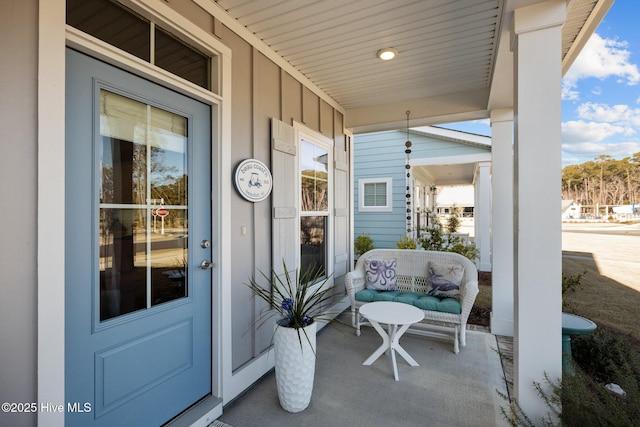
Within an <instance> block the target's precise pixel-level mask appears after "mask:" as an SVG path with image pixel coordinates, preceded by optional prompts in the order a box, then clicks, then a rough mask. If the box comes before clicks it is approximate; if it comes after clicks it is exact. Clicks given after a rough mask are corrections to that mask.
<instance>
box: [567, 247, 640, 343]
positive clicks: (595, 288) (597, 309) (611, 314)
mask: <svg viewBox="0 0 640 427" xmlns="http://www.w3.org/2000/svg"><path fill="white" fill-rule="evenodd" d="M585 269H586V270H587V274H586V275H584V276H583V277H582V280H581V284H582V286H581V287H580V288H578V289H576V291H575V292H573V293H570V294H569V295H566V296H565V302H566V303H567V304H568V306H567V307H565V308H564V311H567V312H569V313H574V314H577V315H579V316H582V317H586V318H587V319H590V320H592V321H593V322H595V323H596V324H597V325H598V328H599V329H603V330H607V331H610V332H613V333H615V334H616V335H620V336H623V337H625V338H626V339H628V340H629V342H630V344H631V345H632V346H633V347H634V348H635V349H636V351H638V352H640V292H638V291H637V290H635V289H632V288H630V287H628V286H625V285H623V284H621V283H619V282H617V281H615V280H613V279H610V278H609V277H607V276H602V275H600V273H599V272H598V268H597V265H596V264H595V263H594V262H591V261H586V260H582V259H572V258H564V259H563V261H562V270H563V272H564V274H565V275H573V274H578V273H581V272H583V271H584V270H585ZM638 280H640V278H638Z"/></svg>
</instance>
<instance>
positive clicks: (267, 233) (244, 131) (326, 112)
mask: <svg viewBox="0 0 640 427" xmlns="http://www.w3.org/2000/svg"><path fill="white" fill-rule="evenodd" d="M220 27H221V28H220ZM216 33H217V35H218V36H219V37H220V40H221V41H222V42H223V43H224V44H225V45H227V46H229V47H230V48H231V49H232V52H233V57H232V70H233V86H232V102H231V105H232V131H231V133H232V139H233V141H232V147H231V157H232V160H231V161H232V166H233V167H234V168H235V166H236V165H237V164H238V163H240V162H241V161H242V160H244V159H246V158H256V159H258V160H260V161H262V162H264V163H265V164H266V165H267V166H268V167H269V168H270V169H271V172H272V174H274V173H276V170H275V169H279V168H280V167H281V166H282V165H280V164H279V162H281V161H282V160H283V159H284V158H286V155H284V154H283V155H282V156H280V155H279V154H278V155H276V156H275V157H274V154H273V152H272V141H273V138H274V137H276V135H274V134H273V129H272V119H274V118H275V119H277V120H280V121H282V123H284V124H286V125H287V126H292V125H293V123H294V122H297V123H301V124H303V125H304V126H306V127H307V128H309V129H311V130H313V131H316V132H319V133H321V134H323V135H324V136H326V137H327V138H331V139H332V140H333V141H334V145H335V150H336V156H338V154H340V157H339V158H340V159H341V164H346V165H348V163H346V162H344V160H343V159H345V158H348V149H349V147H348V144H346V143H345V141H346V135H345V133H344V118H343V116H342V113H341V112H340V111H337V110H336V109H334V108H333V107H331V106H330V105H329V104H328V103H327V102H326V101H324V100H323V99H321V98H320V97H319V96H318V95H316V94H315V93H313V92H311V91H310V90H309V89H308V88H307V87H305V86H304V85H303V84H302V83H301V82H299V81H298V80H296V79H295V78H294V77H292V76H291V75H290V74H288V73H287V72H286V71H284V70H283V69H282V68H280V67H279V66H278V65H277V64H275V63H274V62H273V61H271V60H270V59H269V58H267V57H266V56H265V55H264V54H263V53H262V52H260V51H259V50H258V49H256V48H255V47H253V46H251V45H250V44H249V43H247V42H246V41H245V40H244V39H242V38H241V37H240V36H238V35H237V34H235V33H234V32H233V31H231V30H230V29H228V28H227V27H225V26H219V27H218V30H217V31H216ZM279 153H282V152H279ZM336 158H338V157H336ZM285 163H286V165H287V166H285V167H287V168H288V167H291V164H292V163H291V161H290V159H289V160H288V161H285ZM280 172H281V171H280ZM291 172H293V171H291ZM290 181H291V180H289V182H290ZM275 182H276V180H275V178H274V189H273V193H272V195H271V197H269V198H267V199H266V200H264V201H262V202H258V203H251V202H248V201H246V200H244V199H242V198H241V197H240V196H238V195H237V194H236V193H235V192H234V193H233V194H232V199H231V210H232V212H233V214H232V216H231V224H230V228H231V237H232V239H233V244H232V253H231V254H230V256H231V270H232V271H231V277H232V283H231V295H232V324H231V325H230V327H231V328H232V337H233V338H232V347H233V350H232V359H233V361H232V365H233V368H232V369H233V370H234V371H235V370H237V369H240V368H242V367H243V366H245V365H246V364H247V363H249V362H251V360H252V359H254V358H256V357H258V356H260V355H261V354H262V353H263V352H264V351H265V350H266V349H267V348H269V346H270V345H271V342H272V335H273V330H271V329H270V328H267V327H263V328H259V327H258V325H259V324H260V322H257V321H256V319H257V318H258V316H259V314H260V312H261V311H262V310H264V309H265V303H263V302H262V301H260V300H258V299H256V298H255V297H253V295H252V293H251V291H250V290H249V288H248V287H247V286H246V283H247V282H248V280H249V277H251V276H254V277H256V278H260V277H261V272H264V273H265V274H267V275H268V274H269V272H270V271H271V268H272V263H273V267H275V268H276V269H278V266H280V269H281V266H282V251H280V252H279V253H274V251H273V238H272V236H273V231H274V228H273V220H274V218H275V217H274V215H275V216H277V217H278V218H279V220H281V221H289V222H291V221H292V219H291V218H289V219H287V218H286V217H288V216H290V215H291V214H292V213H288V212H287V209H277V210H276V209H274V208H291V207H294V208H297V203H294V204H292V203H285V204H286V206H284V205H283V206H275V205H274V199H273V197H274V195H279V196H281V199H280V200H281V201H283V202H288V201H291V200H293V199H294V198H297V197H299V194H298V192H299V189H298V188H296V187H295V186H291V185H290V186H288V187H287V190H288V193H287V194H282V192H281V190H282V188H279V189H276V188H275ZM223 185H233V184H232V183H231V177H229V182H228V183H223ZM335 196H336V197H338V199H339V200H334V202H335V203H336V206H343V205H344V203H343V202H342V201H343V200H345V197H347V196H345V194H342V193H340V194H336V195H335ZM347 200H348V199H347ZM278 203H280V202H278ZM346 206H348V204H347V205H346ZM343 214H344V209H340V210H339V211H338V212H337V215H338V216H342V215H343ZM294 215H295V216H294V218H293V220H294V221H296V222H297V221H298V217H297V212H295V213H294ZM338 224H340V227H341V233H343V231H342V229H343V228H344V227H345V224H343V221H338ZM343 234H344V235H345V237H344V239H348V236H349V233H343ZM336 236H337V233H336ZM293 237H295V239H293V238H292V236H289V238H288V241H289V245H293V244H294V243H292V242H293V241H294V240H295V241H296V242H295V247H289V248H286V249H284V248H281V249H284V250H285V253H287V254H288V256H287V257H288V258H291V257H292V254H293V253H295V252H296V251H298V250H299V247H300V246H299V236H293ZM333 244H334V253H335V255H336V257H338V255H339V259H338V262H337V264H336V268H337V271H336V273H337V274H336V275H335V276H334V277H335V280H339V276H338V274H339V273H342V271H343V270H344V267H343V264H345V261H343V260H342V258H343V257H344V255H343V254H344V248H345V246H346V247H348V246H347V245H346V244H345V242H344V241H342V240H340V239H339V238H338V237H336V239H335V241H334V242H333ZM292 264H293V263H289V264H288V265H292ZM343 274H344V273H343Z"/></svg>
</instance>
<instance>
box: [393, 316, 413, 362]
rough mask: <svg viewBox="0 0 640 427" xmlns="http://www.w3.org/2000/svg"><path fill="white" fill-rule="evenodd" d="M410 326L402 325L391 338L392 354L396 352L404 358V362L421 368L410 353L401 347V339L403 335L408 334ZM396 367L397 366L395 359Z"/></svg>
mask: <svg viewBox="0 0 640 427" xmlns="http://www.w3.org/2000/svg"><path fill="white" fill-rule="evenodd" d="M409 326H411V325H409V324H407V325H402V326H401V327H400V329H399V330H398V331H397V332H395V333H394V334H393V336H392V337H391V344H390V347H391V352H392V354H393V352H394V350H395V351H397V352H398V353H399V354H400V356H402V357H403V358H404V360H406V362H407V363H408V364H409V365H411V366H420V365H418V362H416V361H415V359H414V358H413V357H411V356H410V355H409V353H407V351H406V350H405V349H404V348H402V346H401V345H400V337H402V335H403V334H404V333H405V332H407V329H409ZM394 366H395V358H394Z"/></svg>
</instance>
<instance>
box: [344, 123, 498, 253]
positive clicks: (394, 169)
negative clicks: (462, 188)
mask: <svg viewBox="0 0 640 427" xmlns="http://www.w3.org/2000/svg"><path fill="white" fill-rule="evenodd" d="M408 137H409V140H410V141H411V143H412V146H411V161H412V162H413V163H414V164H415V163H417V160H418V159H434V158H438V157H442V158H445V157H446V158H448V159H450V158H451V157H455V156H466V155H470V154H478V153H485V152H488V150H489V148H483V147H479V146H474V145H471V144H464V143H460V142H456V141H451V140H447V139H440V138H438V137H437V136H432V135H426V134H422V133H416V132H413V131H410V132H409V135H408ZM406 141H407V132H406V131H402V130H396V131H386V132H374V133H366V134H359V135H355V137H354V160H353V164H354V170H353V174H354V179H353V184H354V185H353V187H354V188H353V192H354V193H353V194H354V199H353V201H354V206H353V209H354V239H355V238H356V237H357V236H359V235H369V236H370V237H371V238H372V239H373V244H374V246H375V247H376V248H395V247H396V243H397V241H398V240H399V239H400V238H401V237H402V236H403V235H404V234H406V232H407V230H406V216H407V211H406V210H407V205H406V201H407V197H406V192H407V190H406V186H407V182H406V169H405V165H406V154H405V149H406V147H405V142H406ZM385 178H391V179H392V180H393V182H392V188H393V193H392V195H391V197H392V200H393V205H392V208H393V209H392V211H391V212H361V211H359V210H358V202H359V197H360V194H359V191H360V188H359V182H358V181H359V180H360V179H381V180H382V179H385ZM413 178H415V174H414V175H413ZM421 184H423V185H432V184H433V183H427V182H421ZM414 186H415V183H414ZM414 200H415V197H412V199H411V201H412V203H413V201H414Z"/></svg>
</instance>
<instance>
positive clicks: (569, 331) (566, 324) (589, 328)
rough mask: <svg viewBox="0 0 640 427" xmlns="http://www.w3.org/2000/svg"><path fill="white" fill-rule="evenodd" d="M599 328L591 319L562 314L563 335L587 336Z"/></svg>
mask: <svg viewBox="0 0 640 427" xmlns="http://www.w3.org/2000/svg"><path fill="white" fill-rule="evenodd" d="M597 327H598V325H596V324H595V323H593V322H592V321H591V320H589V319H585V318H584V317H580V316H576V315H575V314H569V313H562V334H563V335H586V334H590V333H591V332H593V331H594V330H595V329H596V328H597Z"/></svg>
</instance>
